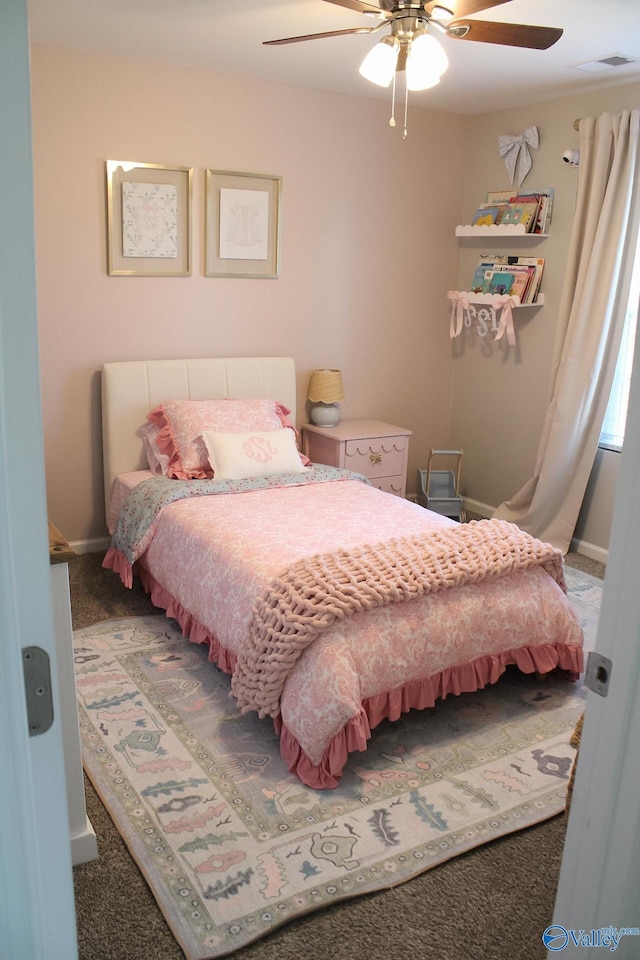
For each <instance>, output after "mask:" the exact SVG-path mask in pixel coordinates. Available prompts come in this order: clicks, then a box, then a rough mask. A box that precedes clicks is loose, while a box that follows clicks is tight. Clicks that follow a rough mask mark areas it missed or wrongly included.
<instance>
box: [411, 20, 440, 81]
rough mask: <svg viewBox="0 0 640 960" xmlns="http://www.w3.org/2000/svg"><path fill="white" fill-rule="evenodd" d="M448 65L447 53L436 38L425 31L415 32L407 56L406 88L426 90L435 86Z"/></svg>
mask: <svg viewBox="0 0 640 960" xmlns="http://www.w3.org/2000/svg"><path fill="white" fill-rule="evenodd" d="M448 66H449V60H448V58H447V55H446V53H445V52H444V50H443V49H442V47H441V46H440V44H439V43H438V41H437V40H436V38H435V37H432V36H431V34H430V33H427V32H426V31H424V32H421V33H419V34H417V35H416V36H415V37H414V38H413V40H412V41H411V46H410V48H409V55H408V56H407V67H406V70H407V88H408V89H409V90H428V89H429V87H435V86H436V84H437V83H439V82H440V77H441V76H442V74H443V73H444V72H445V70H446V69H447V67H448Z"/></svg>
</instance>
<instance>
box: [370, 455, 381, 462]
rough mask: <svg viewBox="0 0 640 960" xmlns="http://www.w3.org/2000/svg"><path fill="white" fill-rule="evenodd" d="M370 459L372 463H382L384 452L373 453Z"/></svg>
mask: <svg viewBox="0 0 640 960" xmlns="http://www.w3.org/2000/svg"><path fill="white" fill-rule="evenodd" d="M369 460H370V461H371V463H380V462H381V461H382V454H381V453H372V454H371V456H370V457H369Z"/></svg>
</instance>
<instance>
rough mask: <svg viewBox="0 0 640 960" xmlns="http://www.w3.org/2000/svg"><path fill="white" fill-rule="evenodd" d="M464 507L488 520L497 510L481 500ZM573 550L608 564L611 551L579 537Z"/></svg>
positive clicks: (467, 501)
mask: <svg viewBox="0 0 640 960" xmlns="http://www.w3.org/2000/svg"><path fill="white" fill-rule="evenodd" d="M464 506H465V509H466V510H468V511H469V512H470V513H477V514H479V516H481V517H486V518H488V517H490V516H492V514H493V512H494V510H495V509H496V508H495V507H490V506H489V504H488V503H481V502H480V501H479V500H468V499H467V498H466V497H465V501H464ZM571 549H572V550H575V551H576V553H579V554H581V555H582V556H583V557H588V558H589V559H590V560H597V561H598V562H599V563H607V561H608V559H609V550H608V549H607V548H605V547H599V546H597V544H595V543H589V541H588V540H580V539H579V538H578V537H574V538H573V539H572V541H571Z"/></svg>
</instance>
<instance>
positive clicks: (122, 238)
mask: <svg viewBox="0 0 640 960" xmlns="http://www.w3.org/2000/svg"><path fill="white" fill-rule="evenodd" d="M106 170H107V251H108V253H107V260H108V264H107V268H108V272H109V274H110V275H111V276H120V277H125V276H128V277H188V276H190V275H191V190H192V170H191V169H190V168H189V167H170V166H165V165H164V164H159V163H134V162H132V161H125V160H107V164H106Z"/></svg>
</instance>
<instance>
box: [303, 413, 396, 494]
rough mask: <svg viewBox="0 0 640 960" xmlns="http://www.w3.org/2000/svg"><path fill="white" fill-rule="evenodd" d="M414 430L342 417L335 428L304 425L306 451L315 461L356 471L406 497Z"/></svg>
mask: <svg viewBox="0 0 640 960" xmlns="http://www.w3.org/2000/svg"><path fill="white" fill-rule="evenodd" d="M410 436H411V430H407V429H405V428H404V427H394V426H393V424H391V423H384V422H383V421H382V420H341V421H340V423H338V424H337V425H336V426H335V427H316V426H315V425H314V424H312V423H307V424H305V425H304V427H303V428H302V450H303V452H304V453H305V454H306V456H307V457H309V459H310V460H311V461H313V462H314V463H327V464H329V466H332V467H343V468H344V469H346V470H355V471H356V473H362V474H364V475H365V477H368V478H369V480H371V483H372V484H373V486H374V487H378V489H379V490H385V491H386V492H387V493H395V494H396V495H397V496H398V497H404V494H405V489H406V485H407V455H408V452H409V437H410Z"/></svg>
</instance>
